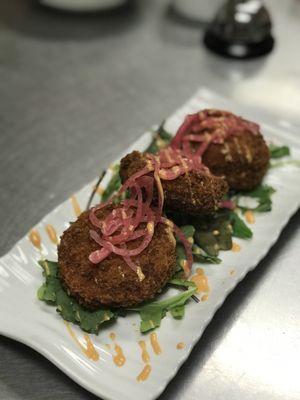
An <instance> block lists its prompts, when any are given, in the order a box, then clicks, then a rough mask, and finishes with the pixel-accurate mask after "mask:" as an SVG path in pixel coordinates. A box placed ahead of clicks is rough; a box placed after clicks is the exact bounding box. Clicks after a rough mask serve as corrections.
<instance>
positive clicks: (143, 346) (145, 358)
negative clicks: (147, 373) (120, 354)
mask: <svg viewBox="0 0 300 400" xmlns="http://www.w3.org/2000/svg"><path fill="white" fill-rule="evenodd" d="M139 345H140V348H141V349H142V360H143V361H144V363H145V364H148V363H149V362H150V356H149V353H148V351H147V348H146V342H144V341H143V340H140V341H139Z"/></svg>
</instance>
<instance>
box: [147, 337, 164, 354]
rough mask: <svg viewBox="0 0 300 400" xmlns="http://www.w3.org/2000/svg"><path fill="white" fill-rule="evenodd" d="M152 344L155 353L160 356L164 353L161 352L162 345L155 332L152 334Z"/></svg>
mask: <svg viewBox="0 0 300 400" xmlns="http://www.w3.org/2000/svg"><path fill="white" fill-rule="evenodd" d="M150 343H151V346H152V349H153V351H154V353H155V354H156V355H158V356H159V355H160V354H161V353H162V350H161V347H160V344H159V342H158V339H157V335H156V333H155V332H152V333H151V335H150Z"/></svg>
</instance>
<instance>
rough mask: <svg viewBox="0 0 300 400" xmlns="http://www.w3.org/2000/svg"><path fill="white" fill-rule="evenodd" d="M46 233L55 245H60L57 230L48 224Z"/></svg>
mask: <svg viewBox="0 0 300 400" xmlns="http://www.w3.org/2000/svg"><path fill="white" fill-rule="evenodd" d="M46 232H47V234H48V236H49V239H50V240H51V242H52V243H54V244H58V239H57V234H56V230H55V229H54V227H53V225H50V224H48V225H47V226H46Z"/></svg>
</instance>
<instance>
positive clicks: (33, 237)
mask: <svg viewBox="0 0 300 400" xmlns="http://www.w3.org/2000/svg"><path fill="white" fill-rule="evenodd" d="M29 240H30V241H31V243H32V244H33V245H34V247H36V248H37V249H39V250H41V248H42V239H41V235H40V234H39V233H38V231H37V230H36V229H32V230H31V231H30V232H29Z"/></svg>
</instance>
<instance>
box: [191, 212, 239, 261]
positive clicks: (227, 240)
mask: <svg viewBox="0 0 300 400" xmlns="http://www.w3.org/2000/svg"><path fill="white" fill-rule="evenodd" d="M195 228H196V231H195V235H194V239H195V242H196V244H197V245H198V246H199V247H200V248H201V249H202V250H204V252H205V253H206V254H207V255H209V256H211V257H217V256H218V254H219V251H220V250H230V249H231V247H232V234H231V226H230V220H229V217H228V213H227V212H220V213H217V214H215V215H213V216H207V217H203V218H202V219H201V220H200V219H199V220H197V221H196V222H195Z"/></svg>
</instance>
